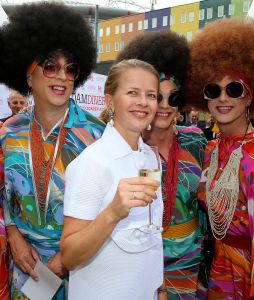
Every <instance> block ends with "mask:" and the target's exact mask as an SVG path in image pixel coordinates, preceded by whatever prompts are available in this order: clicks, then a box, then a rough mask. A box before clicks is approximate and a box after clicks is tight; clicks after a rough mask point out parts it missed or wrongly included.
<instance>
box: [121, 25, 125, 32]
mask: <svg viewBox="0 0 254 300" xmlns="http://www.w3.org/2000/svg"><path fill="white" fill-rule="evenodd" d="M121 32H122V33H125V24H122V26H121Z"/></svg>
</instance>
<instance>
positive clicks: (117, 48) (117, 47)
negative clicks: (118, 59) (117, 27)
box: [115, 42, 119, 51]
mask: <svg viewBox="0 0 254 300" xmlns="http://www.w3.org/2000/svg"><path fill="white" fill-rule="evenodd" d="M115 51H119V42H115Z"/></svg>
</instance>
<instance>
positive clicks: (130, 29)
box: [128, 22, 133, 32]
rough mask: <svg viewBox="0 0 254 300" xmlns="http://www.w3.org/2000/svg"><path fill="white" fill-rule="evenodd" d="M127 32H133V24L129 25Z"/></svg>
mask: <svg viewBox="0 0 254 300" xmlns="http://www.w3.org/2000/svg"><path fill="white" fill-rule="evenodd" d="M128 31H129V32H132V31H133V23H132V22H131V23H129V27H128Z"/></svg>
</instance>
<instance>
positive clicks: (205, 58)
mask: <svg viewBox="0 0 254 300" xmlns="http://www.w3.org/2000/svg"><path fill="white" fill-rule="evenodd" d="M190 51H191V60H190V69H189V71H188V76H187V80H186V86H185V88H184V90H185V92H186V96H187V97H188V99H189V102H190V104H191V105H192V106H194V107H195V108H197V109H200V110H203V111H207V110H208V108H207V100H204V97H203V88H204V86H205V85H206V84H207V83H209V82H214V81H215V80H216V81H219V80H221V79H222V78H223V77H224V76H225V75H230V74H231V73H232V74H234V73H236V74H238V75H240V76H242V77H243V78H245V79H246V80H247V81H248V82H249V85H250V88H251V90H252V93H253V91H254V80H253V70H254V24H253V23H248V22H245V21H243V20H236V19H232V20H231V19H221V20H217V21H215V22H212V23H209V24H207V25H206V26H205V27H204V28H203V29H202V30H200V31H199V32H198V33H196V35H195V36H194V38H193V40H192V42H191V43H190ZM253 109H254V101H252V104H251V106H250V110H251V111H253Z"/></svg>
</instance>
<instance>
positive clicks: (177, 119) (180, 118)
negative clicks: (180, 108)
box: [176, 112, 184, 126]
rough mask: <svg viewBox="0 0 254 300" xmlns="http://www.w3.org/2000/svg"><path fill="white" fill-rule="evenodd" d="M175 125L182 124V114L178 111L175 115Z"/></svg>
mask: <svg viewBox="0 0 254 300" xmlns="http://www.w3.org/2000/svg"><path fill="white" fill-rule="evenodd" d="M176 125H179V126H184V116H183V115H182V114H181V113H180V112H178V113H177V115H176Z"/></svg>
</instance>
